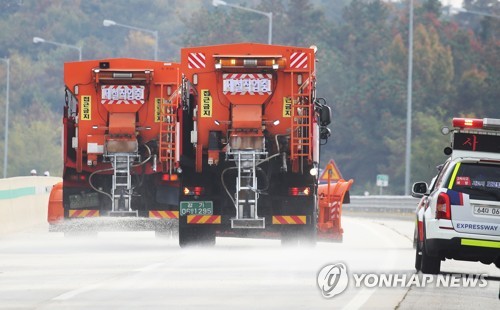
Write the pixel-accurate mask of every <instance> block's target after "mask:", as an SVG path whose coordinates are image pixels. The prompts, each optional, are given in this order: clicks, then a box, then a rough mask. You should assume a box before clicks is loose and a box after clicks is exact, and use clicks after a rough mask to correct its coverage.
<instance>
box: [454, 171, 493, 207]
mask: <svg viewBox="0 0 500 310" xmlns="http://www.w3.org/2000/svg"><path fill="white" fill-rule="evenodd" d="M457 165H460V166H459V167H458V171H457V173H456V175H455V176H453V175H452V179H451V181H450V184H449V185H450V186H449V187H448V188H451V189H452V190H455V191H457V192H462V193H465V194H469V195H470V199H478V200H493V201H500V165H490V164H479V163H459V164H457ZM456 169H457V167H456V166H455V170H456Z"/></svg>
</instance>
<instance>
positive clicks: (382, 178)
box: [377, 174, 389, 187]
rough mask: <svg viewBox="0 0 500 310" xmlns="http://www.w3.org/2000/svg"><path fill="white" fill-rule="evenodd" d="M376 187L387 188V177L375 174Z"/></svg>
mask: <svg viewBox="0 0 500 310" xmlns="http://www.w3.org/2000/svg"><path fill="white" fill-rule="evenodd" d="M377 186H380V187H387V186H389V176H388V175H387V174H377Z"/></svg>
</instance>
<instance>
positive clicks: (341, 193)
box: [318, 179, 354, 242]
mask: <svg viewBox="0 0 500 310" xmlns="http://www.w3.org/2000/svg"><path fill="white" fill-rule="evenodd" d="M353 182H354V181H353V180H352V179H351V180H349V181H345V180H343V179H340V180H338V181H337V182H336V183H334V184H332V182H328V183H327V184H320V185H319V187H318V194H319V213H318V240H320V241H332V242H342V238H343V233H344V230H343V228H342V204H343V202H344V199H345V197H346V194H347V192H348V191H349V189H350V188H351V185H352V183H353Z"/></svg>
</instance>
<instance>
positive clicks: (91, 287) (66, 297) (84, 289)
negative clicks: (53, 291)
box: [52, 282, 104, 300]
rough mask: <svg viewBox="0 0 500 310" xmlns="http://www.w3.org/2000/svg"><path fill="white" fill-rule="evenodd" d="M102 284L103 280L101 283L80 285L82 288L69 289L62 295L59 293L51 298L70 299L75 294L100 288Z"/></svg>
mask: <svg viewBox="0 0 500 310" xmlns="http://www.w3.org/2000/svg"><path fill="white" fill-rule="evenodd" d="M103 285H104V282H103V283H97V284H92V285H89V286H86V287H82V288H79V289H76V290H73V291H69V292H66V293H64V294H62V295H59V296H57V297H55V298H52V300H68V299H71V298H73V297H75V296H77V295H80V294H82V293H86V292H89V291H93V290H96V289H98V288H100V287H101V286H103Z"/></svg>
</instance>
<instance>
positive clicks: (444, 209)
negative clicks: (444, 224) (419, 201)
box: [436, 193, 451, 220]
mask: <svg viewBox="0 0 500 310" xmlns="http://www.w3.org/2000/svg"><path fill="white" fill-rule="evenodd" d="M436 219H442V220H451V205H450V197H449V196H448V195H447V194H446V193H440V194H439V196H438V198H437V203H436Z"/></svg>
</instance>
